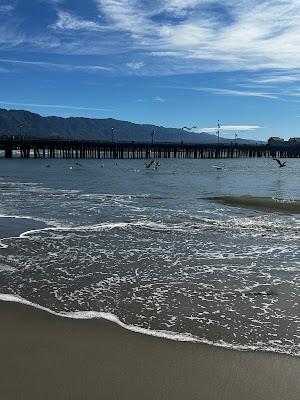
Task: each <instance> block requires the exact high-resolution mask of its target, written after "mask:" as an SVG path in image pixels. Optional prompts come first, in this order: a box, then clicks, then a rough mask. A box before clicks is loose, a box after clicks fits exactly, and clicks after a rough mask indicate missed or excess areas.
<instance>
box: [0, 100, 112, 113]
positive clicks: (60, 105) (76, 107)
mask: <svg viewBox="0 0 300 400" xmlns="http://www.w3.org/2000/svg"><path fill="white" fill-rule="evenodd" d="M0 104H4V105H11V106H22V107H23V106H24V107H42V108H55V109H66V110H79V111H80V110H83V111H105V112H106V111H108V112H110V111H112V110H111V109H108V108H97V107H85V106H73V105H62V104H39V103H21V102H11V101H5V100H0Z"/></svg>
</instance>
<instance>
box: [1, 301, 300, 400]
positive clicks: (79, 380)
mask: <svg viewBox="0 0 300 400" xmlns="http://www.w3.org/2000/svg"><path fill="white" fill-rule="evenodd" d="M0 327H1V329H0V354H1V367H0V381H1V382H0V399H3V400H12V399H14V400H15V399H20V400H21V399H22V400H27V399H28V400H43V399H45V400H47V399H49V400H50V399H51V400H60V399H63V400H66V399H70V400H71V399H72V400H76V399H80V400H82V399H89V400H92V399H104V400H110V399H118V400H120V399H122V400H127V399H128V400H129V399H130V400H135V399H136V400H142V399H151V400H160V399H170V400H176V399H181V400H183V399H186V400H193V399H203V400H212V399H213V400H227V399H228V400H249V399H251V400H299V399H300V358H296V357H289V356H284V355H278V354H272V353H254V352H238V351H230V350H225V349H220V348H216V347H212V346H206V345H200V344H193V343H179V342H174V341H171V340H164V339H159V338H154V337H150V336H144V335H141V334H137V333H133V332H129V331H127V330H125V329H122V328H120V327H119V326H117V325H115V324H113V323H110V322H107V321H103V320H86V321H83V320H69V319H64V318H60V317H56V316H53V315H50V314H48V313H46V312H43V311H39V310H35V309H32V308H29V307H27V306H24V305H21V304H14V303H6V302H0Z"/></svg>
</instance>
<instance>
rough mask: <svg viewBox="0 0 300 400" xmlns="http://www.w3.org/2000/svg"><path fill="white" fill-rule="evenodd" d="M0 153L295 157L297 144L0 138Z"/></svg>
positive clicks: (298, 149) (298, 153) (24, 155)
mask: <svg viewBox="0 0 300 400" xmlns="http://www.w3.org/2000/svg"><path fill="white" fill-rule="evenodd" d="M0 150H4V151H5V157H6V158H12V157H13V156H14V155H16V154H17V156H19V157H21V158H30V157H34V158H112V159H143V158H145V159H148V158H193V159H204V158H241V157H272V158H273V157H278V158H299V157H300V145H299V144H297V145H290V146H278V147H277V146H269V145H268V144H254V145H253V144H251V145H250V144H243V145H242V144H234V143H230V144H211V143H207V144H195V143H162V142H157V143H139V142H103V141H88V140H85V141H84V140H60V139H59V140H57V139H55V140H53V139H0Z"/></svg>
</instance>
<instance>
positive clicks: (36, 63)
mask: <svg viewBox="0 0 300 400" xmlns="http://www.w3.org/2000/svg"><path fill="white" fill-rule="evenodd" d="M0 63H7V64H17V65H27V66H32V67H42V68H49V69H61V70H66V71H85V72H99V71H110V70H111V68H108V67H103V66H101V65H76V64H75V65H74V64H60V63H52V62H45V61H25V60H12V59H0Z"/></svg>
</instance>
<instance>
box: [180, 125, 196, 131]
mask: <svg viewBox="0 0 300 400" xmlns="http://www.w3.org/2000/svg"><path fill="white" fill-rule="evenodd" d="M196 128H197V127H196V126H191V127H190V128H188V127H187V126H184V127H183V128H182V129H187V130H188V131H191V130H192V129H196Z"/></svg>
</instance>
